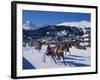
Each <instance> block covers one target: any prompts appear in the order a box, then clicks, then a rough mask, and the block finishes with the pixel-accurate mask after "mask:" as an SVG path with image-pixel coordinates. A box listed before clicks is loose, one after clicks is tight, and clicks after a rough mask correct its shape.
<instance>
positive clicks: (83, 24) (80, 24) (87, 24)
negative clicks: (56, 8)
mask: <svg viewBox="0 0 100 80" xmlns="http://www.w3.org/2000/svg"><path fill="white" fill-rule="evenodd" d="M57 25H58V26H61V25H65V26H76V27H80V28H85V27H91V23H90V22H89V21H79V22H63V23H60V24H57Z"/></svg>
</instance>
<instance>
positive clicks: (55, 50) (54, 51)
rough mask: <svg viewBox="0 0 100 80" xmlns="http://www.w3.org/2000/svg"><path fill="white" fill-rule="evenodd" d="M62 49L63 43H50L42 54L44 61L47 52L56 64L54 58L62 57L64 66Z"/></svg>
mask: <svg viewBox="0 0 100 80" xmlns="http://www.w3.org/2000/svg"><path fill="white" fill-rule="evenodd" d="M64 50H65V45H64V44H59V45H56V46H55V47H50V45H48V47H47V51H46V53H45V54H44V59H45V61H46V57H45V55H48V54H49V55H50V56H51V58H53V60H54V62H55V63H56V64H57V62H56V59H58V60H60V59H61V58H62V59H63V62H64V65H65V66H66V63H65V59H64Z"/></svg>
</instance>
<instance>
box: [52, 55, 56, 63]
mask: <svg viewBox="0 0 100 80" xmlns="http://www.w3.org/2000/svg"><path fill="white" fill-rule="evenodd" d="M52 58H53V60H54V62H55V64H57V62H56V59H55V57H54V56H52Z"/></svg>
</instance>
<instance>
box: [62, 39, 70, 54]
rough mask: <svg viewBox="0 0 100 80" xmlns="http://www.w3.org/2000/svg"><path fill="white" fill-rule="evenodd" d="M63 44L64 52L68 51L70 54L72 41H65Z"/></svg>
mask: <svg viewBox="0 0 100 80" xmlns="http://www.w3.org/2000/svg"><path fill="white" fill-rule="evenodd" d="M64 45H65V54H66V53H67V52H69V54H70V55H71V51H70V48H71V47H72V42H71V41H69V42H65V43H64Z"/></svg>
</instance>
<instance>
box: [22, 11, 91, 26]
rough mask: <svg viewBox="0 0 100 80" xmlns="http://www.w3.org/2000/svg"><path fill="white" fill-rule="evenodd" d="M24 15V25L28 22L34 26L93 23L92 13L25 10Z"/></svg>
mask: <svg viewBox="0 0 100 80" xmlns="http://www.w3.org/2000/svg"><path fill="white" fill-rule="evenodd" d="M22 15H23V20H22V21H23V24H24V23H26V21H30V22H32V24H34V25H41V24H49V25H55V24H59V23H63V22H72V21H74V22H78V21H91V20H90V19H91V14H90V13H75V12H51V11H34V10H23V14H22Z"/></svg>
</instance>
